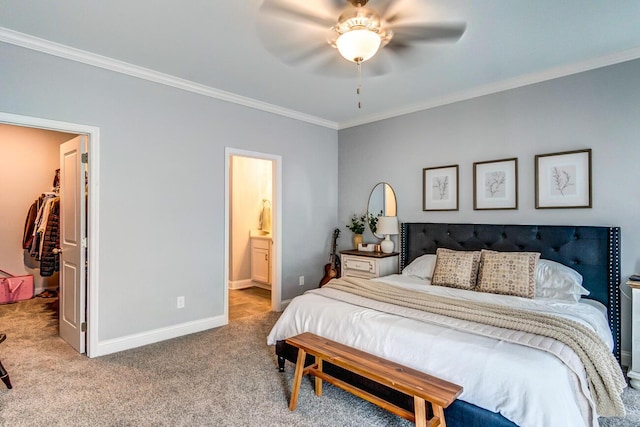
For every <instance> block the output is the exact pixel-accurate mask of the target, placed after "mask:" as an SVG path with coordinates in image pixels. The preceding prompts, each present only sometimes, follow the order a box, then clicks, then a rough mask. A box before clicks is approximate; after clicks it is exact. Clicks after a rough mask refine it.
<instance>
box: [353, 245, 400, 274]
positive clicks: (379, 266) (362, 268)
mask: <svg viewBox="0 0 640 427" xmlns="http://www.w3.org/2000/svg"><path fill="white" fill-rule="evenodd" d="M340 258H341V262H342V276H343V277H349V276H351V277H359V278H361V279H373V278H376V277H380V276H386V275H388V274H394V273H397V272H398V254H397V253H392V254H388V255H387V254H380V253H373V252H358V251H343V252H341V253H340Z"/></svg>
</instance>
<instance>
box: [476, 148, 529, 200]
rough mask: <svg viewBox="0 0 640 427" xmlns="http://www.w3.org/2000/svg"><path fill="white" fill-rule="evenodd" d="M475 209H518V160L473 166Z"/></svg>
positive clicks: (481, 163)
mask: <svg viewBox="0 0 640 427" xmlns="http://www.w3.org/2000/svg"><path fill="white" fill-rule="evenodd" d="M473 209H475V210H484V209H487V210H489V209H518V159H517V158H512V159H502V160H490V161H486V162H476V163H474V164H473Z"/></svg>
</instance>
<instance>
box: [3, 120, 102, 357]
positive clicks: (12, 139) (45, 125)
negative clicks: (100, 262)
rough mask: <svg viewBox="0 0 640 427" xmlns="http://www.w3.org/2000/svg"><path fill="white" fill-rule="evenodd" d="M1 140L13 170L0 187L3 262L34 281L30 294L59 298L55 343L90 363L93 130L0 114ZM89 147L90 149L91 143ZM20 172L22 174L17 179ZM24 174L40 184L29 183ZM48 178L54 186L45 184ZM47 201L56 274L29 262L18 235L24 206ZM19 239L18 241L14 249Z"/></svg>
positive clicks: (28, 252) (23, 224)
mask: <svg viewBox="0 0 640 427" xmlns="http://www.w3.org/2000/svg"><path fill="white" fill-rule="evenodd" d="M87 130H89V132H87ZM0 135H1V136H2V138H0V151H1V152H3V158H6V159H7V160H10V162H11V164H12V165H13V166H14V169H13V173H12V176H13V178H14V179H12V180H6V179H4V181H5V185H3V186H1V187H2V188H1V189H2V195H1V198H2V199H3V200H8V201H10V202H11V204H12V213H11V218H10V220H11V222H12V224H11V225H9V226H8V227H11V228H10V229H9V228H5V229H4V230H2V229H0V231H2V234H3V236H2V247H1V248H0V261H1V262H2V265H4V266H5V269H7V270H9V271H10V272H12V273H14V274H32V275H33V276H34V283H35V289H34V290H35V294H40V295H42V293H43V292H44V294H46V295H47V296H51V295H52V294H53V295H55V294H56V293H57V301H54V303H55V304H52V305H51V306H52V307H57V310H58V325H59V335H60V337H61V338H62V339H63V340H64V341H66V342H67V343H68V344H69V345H70V346H71V347H73V348H74V349H75V350H76V351H78V352H79V353H86V354H87V355H88V356H90V357H91V356H92V354H91V351H92V349H93V348H95V345H94V344H95V343H94V344H91V343H92V342H94V337H93V336H92V333H93V331H94V330H95V326H96V325H92V322H90V321H89V319H88V317H87V315H88V314H90V313H92V310H91V302H92V301H93V299H92V300H90V301H88V299H87V296H88V292H87V290H88V287H89V286H88V285H89V283H91V277H93V275H91V274H90V272H91V270H92V259H93V257H90V256H89V255H90V254H91V247H90V245H89V239H88V236H89V233H88V229H89V224H91V220H92V219H93V212H91V211H92V209H90V207H91V206H92V205H94V203H90V202H89V200H90V189H91V188H92V185H90V180H91V177H92V175H93V174H91V173H90V171H91V167H90V166H91V165H90V163H89V157H90V156H89V148H90V144H91V136H92V135H97V129H95V128H86V127H83V126H81V125H73V124H68V123H61V122H53V121H49V120H44V119H38V118H31V117H25V116H15V115H9V114H5V113H0ZM91 148H92V149H93V148H94V147H93V144H91ZM36 164H37V165H40V166H41V167H42V169H43V170H42V171H39V173H35V172H34V169H36ZM56 169H57V170H58V172H57V173H56ZM22 170H24V171H27V173H26V174H25V173H23V172H20V171H22ZM29 174H31V175H39V177H38V176H36V177H34V178H33V179H31V178H27V177H28V175H29ZM49 176H50V178H51V180H48V179H47V177H49ZM54 176H55V177H56V178H55V179H54ZM45 183H46V184H45ZM45 194H46V195H47V196H49V197H48V199H49V201H50V202H51V203H50V205H51V206H56V205H58V206H59V208H58V207H56V209H55V211H56V213H58V215H57V217H58V218H59V221H58V230H59V232H58V234H59V245H54V246H55V247H53V248H52V249H51V248H50V250H51V251H52V252H53V253H54V254H57V255H56V256H57V257H58V261H59V262H56V264H58V265H59V268H56V270H59V271H58V272H57V273H55V274H53V275H51V272H50V271H49V272H47V273H46V274H45V273H44V272H43V268H42V266H41V265H38V262H37V261H34V260H33V259H32V258H30V255H31V256H32V257H33V256H34V254H33V247H32V249H25V248H24V238H25V237H24V236H23V235H24V234H26V233H25V232H26V229H27V224H28V222H29V221H28V218H27V220H25V215H26V214H27V212H28V210H30V206H29V204H31V202H32V201H34V199H35V201H34V204H35V205H38V200H40V199H41V196H43V195H45ZM25 201H28V203H25ZM25 205H26V206H25ZM43 205H44V204H43ZM17 224H20V225H19V227H18V225H17ZM16 228H20V229H19V230H16ZM16 233H18V234H19V237H20V239H18V240H19V241H18V242H16V239H15V234H16ZM36 252H37V250H36ZM40 256H41V255H40ZM40 256H38V257H36V259H38V258H40ZM40 263H42V260H41V261H40ZM2 265H0V268H2ZM50 275H51V277H49V276H50Z"/></svg>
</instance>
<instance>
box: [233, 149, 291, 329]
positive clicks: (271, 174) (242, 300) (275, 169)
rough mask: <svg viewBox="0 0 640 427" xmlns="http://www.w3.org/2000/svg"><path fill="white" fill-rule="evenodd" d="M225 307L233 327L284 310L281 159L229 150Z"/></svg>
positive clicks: (262, 154)
mask: <svg viewBox="0 0 640 427" xmlns="http://www.w3.org/2000/svg"><path fill="white" fill-rule="evenodd" d="M226 159H227V165H226V167H227V175H226V177H227V183H226V193H227V197H226V217H227V221H226V238H225V244H226V245H227V246H226V247H227V251H226V258H227V259H226V260H225V279H226V280H225V282H226V284H227V286H226V292H225V294H226V295H225V297H226V304H225V307H226V309H225V312H226V313H227V318H228V320H229V321H233V320H236V319H239V318H242V317H247V316H250V315H253V314H257V313H262V312H266V311H272V310H279V308H280V307H279V305H280V304H279V301H280V283H279V278H280V273H279V272H280V257H279V247H280V245H279V244H278V243H279V236H280V228H279V226H278V225H279V219H280V215H279V201H278V195H279V194H280V191H279V190H280V183H279V181H280V180H279V176H280V173H279V171H280V168H281V166H280V163H281V161H280V158H279V156H273V155H269V154H264V153H255V152H246V151H239V150H233V149H227V156H226Z"/></svg>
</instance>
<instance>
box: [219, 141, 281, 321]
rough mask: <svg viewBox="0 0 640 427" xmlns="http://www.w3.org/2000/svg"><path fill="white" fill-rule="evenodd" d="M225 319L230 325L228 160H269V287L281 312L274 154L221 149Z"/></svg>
mask: <svg viewBox="0 0 640 427" xmlns="http://www.w3.org/2000/svg"><path fill="white" fill-rule="evenodd" d="M224 153H225V156H224V159H225V164H224V251H223V252H224V277H223V281H224V286H223V288H224V316H225V319H226V323H229V248H230V241H229V234H230V233H229V226H230V220H231V218H229V210H230V207H231V191H230V188H231V167H230V165H231V157H232V156H239V157H251V158H255V159H261V160H270V161H271V162H272V163H271V164H272V169H271V171H272V173H271V180H272V191H273V201H272V203H271V207H272V212H273V220H274V221H273V222H272V231H271V235H272V236H273V250H272V252H271V253H272V261H271V262H272V266H273V271H272V279H273V280H272V283H271V310H272V311H282V302H281V301H282V244H281V242H282V156H279V155H276V154H268V153H261V152H257V151H248V150H241V149H237V148H232V147H225V148H224Z"/></svg>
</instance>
